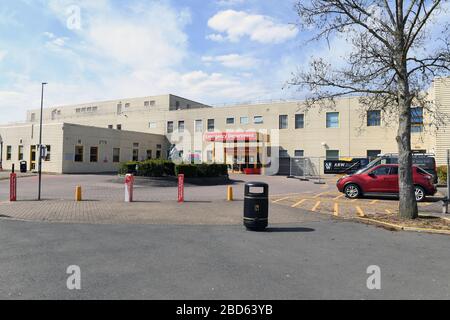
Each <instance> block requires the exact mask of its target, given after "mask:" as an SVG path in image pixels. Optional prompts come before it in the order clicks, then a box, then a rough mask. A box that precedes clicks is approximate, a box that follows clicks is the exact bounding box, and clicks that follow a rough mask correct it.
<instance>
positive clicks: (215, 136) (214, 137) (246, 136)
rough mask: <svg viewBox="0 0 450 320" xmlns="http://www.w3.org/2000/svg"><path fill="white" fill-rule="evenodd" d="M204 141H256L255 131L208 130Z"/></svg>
mask: <svg viewBox="0 0 450 320" xmlns="http://www.w3.org/2000/svg"><path fill="white" fill-rule="evenodd" d="M205 141H230V142H232V141H238V142H245V141H258V133H257V132H208V133H205Z"/></svg>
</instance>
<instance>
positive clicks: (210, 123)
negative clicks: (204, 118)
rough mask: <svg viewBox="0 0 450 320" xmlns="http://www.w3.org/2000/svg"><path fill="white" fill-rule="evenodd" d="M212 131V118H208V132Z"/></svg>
mask: <svg viewBox="0 0 450 320" xmlns="http://www.w3.org/2000/svg"><path fill="white" fill-rule="evenodd" d="M213 131H214V119H208V132H213Z"/></svg>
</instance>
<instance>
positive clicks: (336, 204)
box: [334, 203, 339, 216]
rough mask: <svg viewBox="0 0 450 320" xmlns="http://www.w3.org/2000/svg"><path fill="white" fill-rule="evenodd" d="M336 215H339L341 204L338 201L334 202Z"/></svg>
mask: <svg viewBox="0 0 450 320" xmlns="http://www.w3.org/2000/svg"><path fill="white" fill-rule="evenodd" d="M334 215H335V216H338V215H339V204H338V203H335V204H334Z"/></svg>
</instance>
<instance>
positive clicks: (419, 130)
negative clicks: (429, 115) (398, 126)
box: [411, 125, 423, 133]
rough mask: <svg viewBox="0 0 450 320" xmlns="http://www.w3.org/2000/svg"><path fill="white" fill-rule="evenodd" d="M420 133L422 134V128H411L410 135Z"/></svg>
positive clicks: (413, 126) (416, 126)
mask: <svg viewBox="0 0 450 320" xmlns="http://www.w3.org/2000/svg"><path fill="white" fill-rule="evenodd" d="M420 132H423V126H418V125H412V126H411V133H420Z"/></svg>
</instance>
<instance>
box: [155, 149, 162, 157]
mask: <svg viewBox="0 0 450 320" xmlns="http://www.w3.org/2000/svg"><path fill="white" fill-rule="evenodd" d="M156 159H161V150H156Z"/></svg>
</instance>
